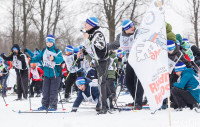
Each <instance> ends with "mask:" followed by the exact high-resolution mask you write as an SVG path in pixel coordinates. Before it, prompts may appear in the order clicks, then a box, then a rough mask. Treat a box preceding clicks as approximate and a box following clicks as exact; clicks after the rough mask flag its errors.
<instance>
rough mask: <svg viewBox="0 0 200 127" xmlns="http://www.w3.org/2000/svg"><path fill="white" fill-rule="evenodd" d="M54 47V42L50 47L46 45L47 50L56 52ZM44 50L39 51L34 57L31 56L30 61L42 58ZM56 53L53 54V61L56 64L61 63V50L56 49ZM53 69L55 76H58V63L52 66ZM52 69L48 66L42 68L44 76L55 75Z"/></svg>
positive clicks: (59, 72) (37, 60) (33, 61)
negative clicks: (55, 54)
mask: <svg viewBox="0 0 200 127" xmlns="http://www.w3.org/2000/svg"><path fill="white" fill-rule="evenodd" d="M55 48H56V47H55V44H54V45H53V46H52V47H50V48H49V47H46V49H48V50H49V51H52V52H54V53H56V50H55ZM46 49H45V50H46ZM45 50H44V51H41V52H40V53H39V54H38V55H37V56H36V57H33V58H32V59H31V63H37V62H39V61H41V60H43V54H44V52H45ZM57 53H58V54H57V56H54V60H53V62H55V63H56V64H61V63H62V62H63V57H62V52H61V50H58V52H57ZM54 70H55V73H56V77H58V76H60V74H61V68H60V65H56V66H55V67H54ZM54 70H53V69H52V68H49V67H46V66H45V67H44V69H43V71H44V76H46V77H48V78H52V77H55V75H54Z"/></svg>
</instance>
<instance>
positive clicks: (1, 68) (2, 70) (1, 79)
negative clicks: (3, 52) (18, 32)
mask: <svg viewBox="0 0 200 127" xmlns="http://www.w3.org/2000/svg"><path fill="white" fill-rule="evenodd" d="M7 76H8V70H7V68H6V67H5V65H4V63H3V59H2V58H1V57H0V85H1V86H0V87H1V89H2V97H6V91H7V85H6V77H7Z"/></svg>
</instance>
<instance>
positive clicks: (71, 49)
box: [65, 45, 74, 53]
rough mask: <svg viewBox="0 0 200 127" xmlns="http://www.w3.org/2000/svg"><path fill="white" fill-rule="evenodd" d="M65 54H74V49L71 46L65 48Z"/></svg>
mask: <svg viewBox="0 0 200 127" xmlns="http://www.w3.org/2000/svg"><path fill="white" fill-rule="evenodd" d="M65 52H71V53H73V52H74V47H73V46H71V45H67V46H66V47H65Z"/></svg>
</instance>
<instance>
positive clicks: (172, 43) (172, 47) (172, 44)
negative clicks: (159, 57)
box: [167, 40, 176, 51]
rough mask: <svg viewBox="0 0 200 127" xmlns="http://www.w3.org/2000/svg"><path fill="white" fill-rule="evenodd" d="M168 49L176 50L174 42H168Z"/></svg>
mask: <svg viewBox="0 0 200 127" xmlns="http://www.w3.org/2000/svg"><path fill="white" fill-rule="evenodd" d="M167 48H168V51H173V50H174V49H175V48H176V46H175V43H174V41H173V40H167Z"/></svg>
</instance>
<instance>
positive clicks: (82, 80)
mask: <svg viewBox="0 0 200 127" xmlns="http://www.w3.org/2000/svg"><path fill="white" fill-rule="evenodd" d="M85 83H86V82H85V79H84V78H83V77H78V78H77V79H76V86H77V87H78V86H79V85H85Z"/></svg>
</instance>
